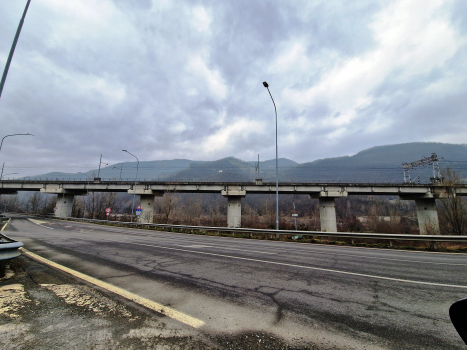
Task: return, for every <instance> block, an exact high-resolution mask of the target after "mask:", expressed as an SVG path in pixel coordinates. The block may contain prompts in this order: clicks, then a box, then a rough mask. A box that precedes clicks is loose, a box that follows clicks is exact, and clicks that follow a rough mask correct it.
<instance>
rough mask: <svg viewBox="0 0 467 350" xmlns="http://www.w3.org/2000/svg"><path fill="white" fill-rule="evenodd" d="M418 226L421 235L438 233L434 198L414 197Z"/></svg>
mask: <svg viewBox="0 0 467 350" xmlns="http://www.w3.org/2000/svg"><path fill="white" fill-rule="evenodd" d="M415 206H416V207H417V218H418V227H419V229H420V234H421V235H439V234H440V230H439V221H438V212H437V210H436V200H435V199H434V198H417V199H415Z"/></svg>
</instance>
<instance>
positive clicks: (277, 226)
mask: <svg viewBox="0 0 467 350" xmlns="http://www.w3.org/2000/svg"><path fill="white" fill-rule="evenodd" d="M263 85H264V87H265V88H266V89H268V92H269V96H271V100H272V103H273V104H274V111H275V112H276V230H279V165H278V164H279V161H278V151H277V108H276V103H275V102H274V99H273V98H272V95H271V91H269V84H268V83H267V82H265V81H263ZM276 238H279V235H276Z"/></svg>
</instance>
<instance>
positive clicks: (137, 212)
mask: <svg viewBox="0 0 467 350" xmlns="http://www.w3.org/2000/svg"><path fill="white" fill-rule="evenodd" d="M141 211H142V209H141V204H138V206H137V207H136V215H137V216H140V215H141Z"/></svg>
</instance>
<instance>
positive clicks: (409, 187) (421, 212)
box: [0, 178, 467, 234]
mask: <svg viewBox="0 0 467 350" xmlns="http://www.w3.org/2000/svg"><path fill="white" fill-rule="evenodd" d="M18 191H40V192H42V193H49V194H57V195H58V196H57V211H56V212H55V216H57V217H69V216H71V212H72V207H73V200H74V196H83V195H86V194H87V193H88V192H127V193H129V194H136V195H138V196H140V203H141V209H142V215H140V217H139V220H140V221H141V222H152V221H153V215H154V198H155V197H156V196H158V197H160V196H163V195H164V193H166V192H173V191H176V192H179V193H221V194H222V195H223V196H224V197H226V198H227V201H228V207H227V225H228V227H240V225H241V199H242V198H243V197H245V196H246V195H247V194H273V193H275V192H276V184H275V183H263V182H262V181H261V180H256V181H255V182H241V183H221V182H157V181H137V182H136V183H135V181H113V180H109V181H107V180H105V181H102V180H101V179H99V178H96V179H94V180H93V181H67V180H64V181H59V180H4V181H2V182H1V183H0V194H16V193H18ZM279 193H280V194H305V195H309V196H310V197H311V198H317V199H319V210H320V221H321V231H323V232H337V224H336V210H335V203H334V202H335V199H336V198H340V197H346V196H351V195H377V196H399V198H400V199H402V200H414V201H415V204H416V208H417V217H418V224H419V228H420V234H439V222H438V213H437V210H436V203H435V201H436V199H442V198H447V197H448V196H449V195H453V196H465V195H467V185H456V186H455V187H449V186H444V185H440V184H417V185H415V184H350V183H347V184H344V183H340V184H338V183H335V184H323V183H280V184H279Z"/></svg>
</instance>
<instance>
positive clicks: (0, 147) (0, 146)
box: [0, 133, 34, 151]
mask: <svg viewBox="0 0 467 350" xmlns="http://www.w3.org/2000/svg"><path fill="white" fill-rule="evenodd" d="M19 135H24V136H34V135H33V134H29V133H27V134H11V135H6V136H3V139H2V142H1V143H0V151H1V150H2V146H3V140H5V138H7V137H9V136H19Z"/></svg>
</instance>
